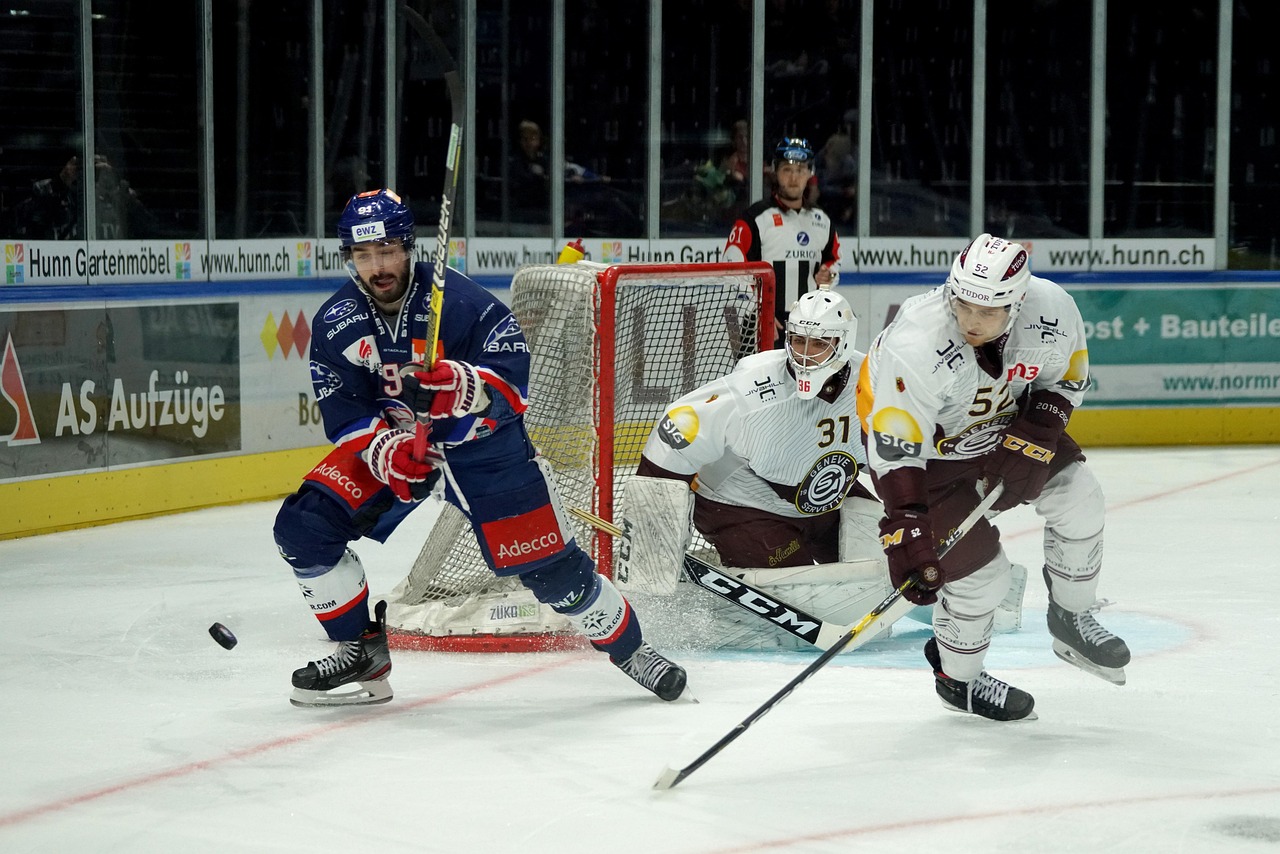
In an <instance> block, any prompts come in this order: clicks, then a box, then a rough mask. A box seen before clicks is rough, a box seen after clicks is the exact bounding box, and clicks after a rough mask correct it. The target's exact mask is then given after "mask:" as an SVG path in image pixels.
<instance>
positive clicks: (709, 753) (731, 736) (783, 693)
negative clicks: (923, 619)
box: [653, 484, 1004, 789]
mask: <svg viewBox="0 0 1280 854" xmlns="http://www.w3.org/2000/svg"><path fill="white" fill-rule="evenodd" d="M1002 492H1004V486H1003V485H1002V484H997V485H996V486H995V488H994V489H992V490H991V491H990V492H988V493H987V495H986V497H984V498H983V499H982V500H981V501H980V502H978V506H977V507H974V508H973V510H972V511H971V512H970V513H969V515H968V516H966V517H965V518H964V521H962V522H961V523H960V524H959V525H957V526H956V529H955V531H953V532H952V533H951V535H950V536H949V537H947V540H946V542H945V543H943V544H942V548H940V549H938V557H939V558H942V557H943V556H944V555H945V554H946V553H947V552H949V551H951V548H952V546H954V545H955V544H956V543H958V542H960V539H961V538H962V537H963V536H964V535H965V534H967V533H969V531H970V529H972V528H973V526H974V525H976V524H977V522H978V520H979V519H981V518H982V517H983V516H984V515H985V514H986V512H987V511H988V510H990V509H991V505H993V504H995V503H996V499H997V498H999V497H1000V493H1002ZM913 584H915V579H914V578H908V579H907V580H906V581H904V582H903V583H902V586H901V587H898V588H897V589H896V590H894V591H893V592H892V593H890V594H889V595H888V596H886V597H885V599H884V601H882V602H881V603H880V604H879V605H877V606H875V607H874V608H872V609H871V612H870V613H869V614H867V616H865V617H863V618H862V620H861V621H860V622H859V623H858V624H857V625H856V626H854V627H853V628H852V629H850V630H849V632H848V634H846V635H845V636H844V637H843V638H841V639H840V640H839V641H837V642H836V643H835V644H834V645H833V646H832V647H831V648H830V649H828V650H827V651H826V652H824V653H823V654H822V655H820V656H818V657H817V658H816V659H814V661H813V663H812V664H810V665H809V666H808V667H806V668H805V669H804V670H802V671H800V673H799V675H797V676H796V677H795V678H793V679H792V680H791V681H790V682H788V683H787V684H786V685H783V686H782V690H780V691H778V693H776V694H774V695H773V696H772V697H770V698H769V699H768V700H766V701H765V702H764V705H762V706H760V707H759V708H758V709H756V710H755V711H754V712H752V713H751V714H749V715H747V717H746V718H744V719H743V721H742V723H740V724H738V725H737V726H736V727H734V728H733V729H732V730H730V731H729V732H728V733H727V734H726V735H725V736H724V737H723V738H721V739H720V740H719V741H717V742H716V743H715V744H713V745H711V747H709V748H708V749H707V750H706V751H704V752H703V753H702V755H701V756H699V757H698V758H697V759H695V760H693V761H692V762H690V763H689V764H688V765H686V766H684V767H683V768H680V769H679V770H677V769H675V768H671V767H667V768H664V769H663V771H662V773H661V774H659V775H658V779H657V780H656V781H655V782H654V784H653V787H654V788H655V789H672V788H675V787H676V786H677V785H679V783H680V781H681V780H683V779H684V778H685V777H688V776H689V775H690V774H692V773H693V772H694V771H697V770H698V769H699V768H701V767H702V766H703V765H705V764H706V763H707V762H708V761H710V760H711V758H712V757H714V756H715V755H716V754H717V753H719V752H720V751H722V750H724V749H725V748H726V747H728V746H729V745H730V744H731V743H732V742H733V741H734V740H735V739H736V738H737V737H738V736H740V735H742V734H743V733H744V732H746V731H747V729H748V728H749V727H750V726H751V725H752V724H753V723H755V722H756V721H758V720H760V718H762V717H764V716H765V715H766V714H768V713H769V711H770V710H772V709H773V707H774V706H776V705H778V703H781V702H782V701H783V700H785V699H786V698H787V697H788V696H790V694H791V692H792V691H794V690H795V689H796V688H797V687H799V685H800V683H801V682H804V681H805V680H806V679H808V678H809V677H810V676H812V675H813V674H814V673H817V672H818V671H819V670H821V669H822V668H823V667H825V666H826V664H827V662H829V661H831V659H833V658H835V657H836V655H837V654H839V653H840V651H841V650H843V649H844V648H845V647H847V646H848V645H849V644H851V643H853V642H854V641H855V640H857V639H858V637H859V636H860V635H861V634H863V633H864V632H865V631H866V629H867V627H868V626H871V625H874V624H876V623H878V622H880V621H882V618H883V617H884V616H885V615H886V614H887V613H889V612H890V611H892V610H893V609H894V607H895V606H899V605H902V603H906V604H907V606H909V605H910V602H909V600H907V599H904V598H903V596H902V592H903V591H904V590H906V589H907V588H908V587H910V586H912V585H913ZM903 610H904V611H905V610H906V608H903Z"/></svg>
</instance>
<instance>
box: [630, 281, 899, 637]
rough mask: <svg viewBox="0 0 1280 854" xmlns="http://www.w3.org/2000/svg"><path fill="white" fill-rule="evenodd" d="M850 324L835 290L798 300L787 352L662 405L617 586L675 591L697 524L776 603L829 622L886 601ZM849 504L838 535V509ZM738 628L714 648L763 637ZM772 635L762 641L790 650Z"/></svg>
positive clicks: (754, 360) (724, 558)
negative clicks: (864, 475)
mask: <svg viewBox="0 0 1280 854" xmlns="http://www.w3.org/2000/svg"><path fill="white" fill-rule="evenodd" d="M857 328H858V327H857V318H856V317H855V316H854V314H853V310H852V309H851V308H850V306H849V304H848V302H847V301H845V299H844V297H842V296H841V295H839V294H838V293H835V292H833V291H813V292H810V293H808V294H805V295H804V296H802V297H801V298H800V299H799V300H798V301H797V302H796V304H795V305H794V307H793V308H792V310H791V312H790V314H789V316H788V320H787V326H786V330H787V332H786V347H785V349H779V350H770V351H766V352H763V353H758V354H755V355H752V356H748V357H746V358H744V359H742V360H741V361H740V362H739V363H738V365H737V367H736V368H735V369H734V370H733V372H731V373H730V374H728V375H726V376H724V377H721V378H719V379H716V380H713V381H712V382H710V383H707V384H706V385H703V386H702V387H700V388H698V389H696V390H694V391H692V392H690V393H689V394H686V395H684V396H683V397H681V398H679V399H677V400H675V401H674V402H672V403H671V404H669V405H668V406H667V409H666V413H665V415H664V416H663V418H662V419H661V420H660V421H659V422H658V424H657V425H656V426H655V427H654V429H653V431H652V432H651V433H650V435H649V438H648V441H647V442H646V444H645V447H644V451H643V454H642V456H641V460H640V465H639V468H638V471H637V474H638V476H637V477H634V478H632V479H631V480H629V481H628V482H627V486H626V493H625V496H624V498H623V520H624V521H623V527H624V529H625V530H626V531H627V535H626V536H625V537H623V538H622V541H621V544H620V547H619V558H620V560H619V563H618V566H617V571H616V574H617V576H618V578H619V579H620V581H621V582H623V583H624V584H625V585H628V586H630V587H632V588H634V589H638V590H648V591H655V592H672V591H674V590H675V582H676V581H677V580H678V578H679V573H680V567H681V563H682V559H683V556H684V553H685V551H686V549H687V548H688V547H689V544H690V540H691V537H692V532H691V530H690V522H692V525H693V527H694V528H696V529H697V530H698V532H699V533H701V534H702V535H703V537H705V538H706V539H707V541H708V542H710V543H711V544H712V545H713V546H714V547H715V549H716V551H717V552H718V553H719V558H720V562H721V564H723V565H724V566H726V567H735V568H741V569H742V572H735V573H734V574H735V575H737V576H738V577H740V578H744V579H745V580H746V581H748V582H749V583H751V584H755V585H757V586H768V585H770V584H778V585H784V586H783V587H777V588H773V589H774V592H776V593H777V595H778V596H779V597H780V598H784V599H786V601H787V602H788V604H790V605H793V606H796V607H800V608H803V609H806V610H808V611H810V612H811V613H813V614H816V615H817V616H819V617H822V618H824V619H831V620H833V621H840V622H841V623H851V622H854V621H856V620H857V619H858V618H860V617H861V616H862V615H863V613H865V612H866V611H867V610H869V609H870V607H871V606H872V605H874V604H875V602H877V601H879V599H881V598H883V597H884V595H886V594H887V593H888V581H887V574H886V572H885V568H884V558H883V556H882V555H881V553H880V551H879V548H878V543H877V540H876V537H875V519H876V518H878V517H879V515H880V504H879V502H878V501H876V499H875V497H874V496H873V495H872V494H871V493H870V492H869V491H868V490H867V488H866V487H865V486H864V485H863V484H861V483H859V482H858V479H857V478H858V473H859V470H860V467H862V466H864V465H865V464H866V452H865V449H864V447H863V443H862V438H861V433H860V429H859V427H858V424H857V416H856V412H855V407H854V388H853V383H852V382H851V380H850V374H851V370H852V366H853V365H856V364H857V363H858V362H859V361H860V360H861V358H862V354H861V353H860V352H858V351H857V350H855V349H853V339H854V336H855V335H856V334H857ZM854 506H859V507H860V508H862V509H860V511H859V512H857V513H849V512H846V513H845V514H844V516H845V520H846V524H845V525H844V529H845V530H844V533H843V534H842V521H841V519H842V513H841V508H842V507H845V508H852V507H854ZM868 507H869V508H871V509H870V510H867V509H865V508H868ZM859 519H860V520H861V522H859V521H858V520H859ZM842 540H843V547H842ZM784 594H785V595H784ZM787 597H790V598H789V599H788V598H787ZM721 614H722V615H726V616H727V615H728V612H726V609H721ZM741 622H742V621H741V620H738V619H729V620H728V621H727V623H728V624H727V625H725V626H724V627H722V629H721V635H720V637H719V638H718V640H717V644H716V645H719V646H752V645H755V644H753V643H752V640H751V639H752V638H753V637H754V638H755V639H762V638H768V637H769V636H770V633H767V632H766V633H762V632H760V631H759V627H758V625H756V624H755V621H751V625H748V626H745V627H743V626H735V625H734V624H737V623H741ZM773 634H776V635H777V636H778V637H777V638H776V639H774V641H773V642H772V643H771V644H769V645H790V642H789V640H788V639H787V638H786V637H785V636H783V635H782V633H781V632H777V633H773ZM757 642H766V643H767V641H759V640H758V641H757Z"/></svg>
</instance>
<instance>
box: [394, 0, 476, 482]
mask: <svg viewBox="0 0 1280 854" xmlns="http://www.w3.org/2000/svg"><path fill="white" fill-rule="evenodd" d="M400 14H401V15H404V18H405V20H406V21H408V22H409V26H410V27H412V28H413V30H414V32H416V33H417V34H418V35H419V36H420V37H421V38H422V40H423V41H425V42H426V43H427V47H429V48H430V49H431V53H432V54H434V55H435V58H436V61H437V62H439V63H440V66H441V68H443V69H444V82H445V87H446V88H447V89H448V92H449V110H450V114H451V121H452V122H453V126H452V127H451V128H450V130H449V150H448V153H447V155H446V158H445V164H444V170H445V171H444V191H443V192H442V193H441V195H440V229H439V231H438V232H437V234H436V256H435V264H434V266H433V267H432V273H431V317H430V318H429V319H428V320H427V329H428V333H427V352H426V353H425V354H424V358H425V360H426V364H427V367H428V368H430V367H432V366H434V365H435V363H436V349H437V348H438V347H439V346H440V313H441V311H442V310H443V309H444V271H445V267H446V266H447V265H448V261H449V231H450V230H451V228H452V227H453V207H454V200H455V198H456V197H457V194H458V158H459V157H461V156H462V111H463V108H464V105H463V103H462V82H461V81H460V80H459V79H458V65H457V63H455V62H454V61H453V56H452V55H451V54H450V53H449V49H448V48H447V47H445V45H444V42H443V41H441V40H440V36H439V34H437V33H436V31H435V29H433V28H432V26H431V24H430V23H429V22H428V21H427V19H426V18H424V17H422V15H421V14H419V13H418V11H417V10H416V9H413V8H411V7H409V6H408V5H401V6H400ZM415 416H416V418H417V424H416V425H415V427H414V436H413V456H414V458H415V459H417V460H424V459H426V455H427V433H429V432H430V421H431V416H430V415H423V414H421V413H415Z"/></svg>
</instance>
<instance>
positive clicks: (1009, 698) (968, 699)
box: [924, 638, 1037, 721]
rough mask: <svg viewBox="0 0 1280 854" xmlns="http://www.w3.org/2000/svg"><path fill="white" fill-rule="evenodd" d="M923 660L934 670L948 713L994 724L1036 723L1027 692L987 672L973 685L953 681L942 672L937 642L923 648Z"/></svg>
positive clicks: (1032, 702) (1031, 699)
mask: <svg viewBox="0 0 1280 854" xmlns="http://www.w3.org/2000/svg"><path fill="white" fill-rule="evenodd" d="M924 657H925V658H926V659H928V661H929V666H930V667H932V668H933V678H934V683H935V688H936V689H937V691H938V696H939V697H941V698H942V705H943V707H944V708H946V709H950V710H952V711H956V712H967V713H969V714H973V715H979V716H980V717H984V718H990V719H991V720H993V721H1020V720H1031V721H1033V720H1035V719H1036V717H1037V716H1036V713H1035V712H1034V711H1033V709H1034V708H1035V704H1036V701H1035V700H1034V699H1033V698H1032V696H1031V695H1030V694H1028V693H1027V692H1026V691H1022V690H1019V689H1018V688H1015V687H1013V686H1012V685H1010V684H1009V683H1008V682H1001V681H1000V680H999V679H997V678H995V677H994V676H992V675H991V674H990V673H988V672H987V671H985V670H984V671H982V672H981V673H979V674H978V678H976V679H974V680H973V681H971V682H961V681H959V680H958V679H952V678H951V677H950V676H948V675H947V674H945V673H943V672H942V659H941V658H940V657H939V656H938V642H937V641H936V640H934V639H933V638H929V641H928V642H927V643H926V644H925V645H924Z"/></svg>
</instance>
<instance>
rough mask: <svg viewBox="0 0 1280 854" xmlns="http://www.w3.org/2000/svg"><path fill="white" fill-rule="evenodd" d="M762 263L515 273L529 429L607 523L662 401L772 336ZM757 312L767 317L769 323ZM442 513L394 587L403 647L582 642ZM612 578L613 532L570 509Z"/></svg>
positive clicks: (767, 275)
mask: <svg viewBox="0 0 1280 854" xmlns="http://www.w3.org/2000/svg"><path fill="white" fill-rule="evenodd" d="M773 300H774V279H773V270H772V267H771V266H770V265H768V264H761V263H752V264H615V265H608V266H606V265H602V264H595V263H592V262H586V261H579V262H578V263H576V264H542V265H529V266H525V267H522V268H520V270H518V271H517V272H516V275H515V277H514V279H513V280H512V283H511V309H512V311H513V313H514V314H515V316H516V319H517V320H518V321H519V322H520V325H521V327H522V328H523V329H524V333H525V337H526V339H527V340H528V342H529V347H530V351H531V370H530V379H529V408H528V409H527V410H526V412H525V426H526V428H527V429H528V431H529V435H530V437H531V438H532V439H533V442H534V444H535V445H536V446H537V447H538V449H539V451H540V452H541V455H542V458H543V460H544V462H545V464H547V465H549V467H550V468H551V470H552V472H553V477H554V481H555V484H556V488H557V490H558V492H559V496H560V502H561V504H562V505H563V506H564V508H566V510H567V509H568V508H570V507H573V508H580V509H583V510H588V511H590V512H591V513H593V514H595V515H596V516H599V517H600V518H602V519H604V520H606V521H610V522H613V521H615V519H616V514H617V508H618V507H620V506H621V501H622V499H623V496H624V494H625V492H626V484H627V480H628V479H629V478H630V476H631V475H632V474H633V473H634V472H635V468H636V465H637V464H638V463H639V461H640V451H641V449H642V448H643V447H644V443H645V440H646V439H647V438H648V436H649V432H650V430H651V429H652V428H653V425H654V424H655V423H656V421H657V420H658V418H660V417H661V415H662V413H663V411H664V410H665V407H666V404H667V403H669V402H670V401H672V400H674V399H675V398H677V397H679V396H680V395H683V394H685V393H687V392H689V391H692V390H693V389H694V388H696V387H698V386H699V385H702V384H704V383H706V382H709V381H711V380H713V379H715V378H716V377H719V376H723V375H724V374H726V373H728V372H729V371H730V370H732V369H733V366H734V365H735V364H736V363H737V361H738V359H739V358H741V357H742V356H744V355H746V354H748V353H755V352H758V351H759V350H760V349H763V348H765V347H767V346H769V345H770V344H771V342H772V339H773V335H774V330H773V322H772V318H773ZM761 319H763V322H761ZM441 504H442V509H441V511H440V516H439V518H438V519H437V521H436V523H435V525H434V526H433V527H432V529H431V531H430V533H429V534H428V536H427V539H426V542H425V543H424V544H423V546H422V550H421V552H420V554H419V555H418V558H417V560H416V561H415V562H414V565H413V567H412V569H411V570H410V571H409V574H408V576H407V577H406V578H405V579H404V580H403V581H402V582H400V584H398V585H397V586H396V587H395V589H394V590H393V591H392V592H391V594H390V596H388V610H387V623H388V627H389V629H390V632H391V636H392V641H393V643H394V644H395V645H397V646H400V647H410V648H419V649H444V650H454V651H466V652H475V651H508V652H514V651H534V650H547V649H562V648H571V647H576V646H581V645H583V643H584V641H582V640H580V638H579V636H578V635H577V634H576V633H575V632H574V631H573V630H572V628H571V627H570V625H569V623H568V621H567V620H566V619H565V618H564V617H562V616H561V615H559V614H557V613H555V612H554V611H553V610H551V608H549V607H548V606H545V605H543V604H541V603H539V602H538V601H537V600H536V599H534V598H533V596H532V594H531V593H529V592H528V591H527V590H526V589H525V588H524V587H523V586H521V585H520V583H519V581H518V580H516V579H515V578H498V577H496V576H494V575H493V574H492V573H491V572H490V571H489V569H488V567H487V565H486V564H485V562H484V559H483V557H482V556H481V552H480V547H479V545H478V544H477V543H476V540H475V536H474V535H473V533H472V531H471V526H470V524H469V523H468V521H467V519H466V518H465V517H464V516H463V514H462V513H461V512H460V511H459V510H458V509H457V508H455V507H454V506H453V505H451V504H448V503H446V502H441ZM566 524H569V525H571V526H572V527H573V528H574V530H575V533H576V536H577V539H578V543H579V545H581V546H582V547H583V548H584V549H586V550H587V551H588V552H589V553H590V554H591V556H592V557H593V558H594V559H595V561H596V565H597V567H598V568H599V569H600V571H601V572H603V573H604V574H606V575H610V574H611V573H612V568H613V552H612V545H613V544H612V540H611V538H610V537H608V536H607V535H601V534H599V533H598V532H597V531H595V530H594V529H593V528H591V527H590V526H588V525H586V524H585V523H583V522H581V521H579V520H578V519H577V518H575V517H572V516H569V517H568V518H567V519H566Z"/></svg>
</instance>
